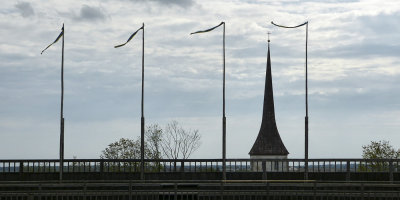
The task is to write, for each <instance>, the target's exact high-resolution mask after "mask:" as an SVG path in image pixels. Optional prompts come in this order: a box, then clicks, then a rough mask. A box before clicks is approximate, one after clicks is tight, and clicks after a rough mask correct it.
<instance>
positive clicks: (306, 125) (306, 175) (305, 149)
mask: <svg viewBox="0 0 400 200" xmlns="http://www.w3.org/2000/svg"><path fill="white" fill-rule="evenodd" d="M307 47H308V21H307V24H306V117H305V119H304V123H305V125H304V127H305V139H304V140H305V141H304V143H305V144H304V154H305V155H304V159H305V161H304V162H305V174H304V179H306V180H307V179H308V67H307V57H308V56H307V50H308V49H307Z"/></svg>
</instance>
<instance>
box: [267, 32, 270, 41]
mask: <svg viewBox="0 0 400 200" xmlns="http://www.w3.org/2000/svg"><path fill="white" fill-rule="evenodd" d="M267 34H268V42H269V35H270V34H271V32H269V31H268V32H267Z"/></svg>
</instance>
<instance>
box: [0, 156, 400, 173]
mask: <svg viewBox="0 0 400 200" xmlns="http://www.w3.org/2000/svg"><path fill="white" fill-rule="evenodd" d="M222 164H223V163H222V159H160V160H151V159H146V160H145V172H146V173H169V172H222V166H223V165H222ZM140 165H141V163H140V160H139V159H65V160H64V162H63V165H62V166H63V172H64V173H84V172H101V173H108V172H110V173H111V172H113V173H120V172H122V173H123V172H125V173H126V172H140ZM304 169H305V162H304V159H226V170H227V172H237V173H240V172H263V171H266V172H304V171H305V170H304ZM59 170H60V162H59V160H57V159H47V160H0V173H53V172H59ZM399 171H400V159H309V161H308V172H320V173H321V172H322V173H323V172H326V173H328V172H399Z"/></svg>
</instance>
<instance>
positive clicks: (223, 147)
mask: <svg viewBox="0 0 400 200" xmlns="http://www.w3.org/2000/svg"><path fill="white" fill-rule="evenodd" d="M223 60H224V61H223V81H222V101H223V102H222V113H223V117H222V168H223V169H222V179H223V180H226V117H225V22H224V32H223Z"/></svg>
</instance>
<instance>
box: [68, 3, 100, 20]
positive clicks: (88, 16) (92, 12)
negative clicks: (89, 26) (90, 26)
mask: <svg viewBox="0 0 400 200" xmlns="http://www.w3.org/2000/svg"><path fill="white" fill-rule="evenodd" d="M106 18H107V17H106V15H105V14H104V13H103V11H102V10H101V9H100V8H96V7H91V6H88V5H83V6H82V8H81V10H80V12H79V15H78V16H76V17H75V19H76V20H79V21H105V20H106Z"/></svg>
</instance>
